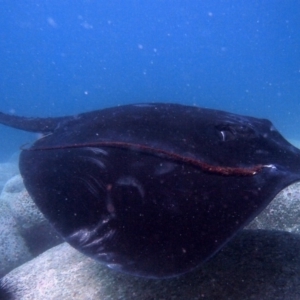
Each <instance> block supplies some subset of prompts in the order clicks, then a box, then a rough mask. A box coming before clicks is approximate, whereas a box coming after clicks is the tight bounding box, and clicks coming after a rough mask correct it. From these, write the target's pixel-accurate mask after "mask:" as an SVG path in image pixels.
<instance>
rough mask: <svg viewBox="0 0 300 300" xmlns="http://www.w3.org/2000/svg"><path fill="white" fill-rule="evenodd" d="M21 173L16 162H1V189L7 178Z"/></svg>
mask: <svg viewBox="0 0 300 300" xmlns="http://www.w3.org/2000/svg"><path fill="white" fill-rule="evenodd" d="M18 173H19V169H18V164H17V163H16V162H8V163H1V164H0V191H1V190H2V189H3V187H4V185H5V183H6V182H7V180H9V179H10V178H11V177H13V176H15V175H16V174H18Z"/></svg>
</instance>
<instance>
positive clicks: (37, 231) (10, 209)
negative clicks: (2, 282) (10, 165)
mask: <svg viewBox="0 0 300 300" xmlns="http://www.w3.org/2000/svg"><path fill="white" fill-rule="evenodd" d="M0 203H1V205H2V206H3V207H5V209H3V210H1V211H0V218H1V220H2V224H3V225H2V228H3V230H5V232H7V234H10V241H13V240H19V241H20V247H21V249H23V250H22V251H24V259H22V260H21V263H23V262H25V261H27V260H29V259H31V258H32V257H34V256H36V255H38V254H40V253H42V252H43V251H45V250H47V249H49V248H51V247H53V246H55V245H57V244H58V243H61V242H62V239H61V238H60V237H58V235H57V233H56V231H55V230H54V229H53V228H52V226H51V225H50V224H49V223H48V221H47V220H46V219H45V218H44V216H43V215H42V213H41V212H40V211H39V210H38V208H37V207H36V205H35V204H34V202H33V201H32V199H31V197H30V196H29V194H28V193H27V191H26V189H25V187H24V185H23V180H22V178H21V176H20V175H16V176H14V177H13V178H11V179H10V180H9V181H8V182H7V183H6V184H5V186H4V188H3V190H2V193H1V195H0ZM2 245H3V247H5V246H6V245H8V243H7V242H5V243H3V244H2ZM10 247H11V246H9V247H8V249H7V251H8V252H9V253H10V252H11V251H10V250H9V248H10ZM24 247H25V248H26V250H25V249H24ZM5 251H6V250H5V248H3V253H4V252H5ZM26 253H27V254H26ZM10 254H11V253H10ZM6 255H8V253H7V254H6ZM12 256H13V255H12ZM25 258H26V260H25ZM17 261H18V260H16V261H15V262H14V264H13V266H14V267H16V266H18V265H20V263H17Z"/></svg>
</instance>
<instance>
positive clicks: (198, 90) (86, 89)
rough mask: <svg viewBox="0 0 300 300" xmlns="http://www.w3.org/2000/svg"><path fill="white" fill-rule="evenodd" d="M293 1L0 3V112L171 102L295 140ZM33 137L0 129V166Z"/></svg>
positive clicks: (298, 71)
mask: <svg viewBox="0 0 300 300" xmlns="http://www.w3.org/2000/svg"><path fill="white" fill-rule="evenodd" d="M299 16H300V4H299V2H298V1H293V0H289V1H282V0H272V1H248V0H241V1H240V0H239V1H237V0H226V1H222V0H219V1H217V0H212V1H195V0H192V1H176V0H175V1H174V0H165V1H162V0H159V1H153V0H143V1H137V0H135V1H134V0H128V1H100V0H94V1H93V0H85V1H83V0H77V1H73V0H63V1H62V0H51V1H50V0H48V1H47V0H22V1H17V0H3V1H1V2H0V66H1V68H0V91H1V96H0V110H1V111H3V112H9V113H14V114H18V115H26V116H61V115H67V114H68V115H69V114H76V113H80V112H83V111H89V110H94V109H100V108H103V107H109V106H114V105H120V104H127V103H136V102H149V101H156V102H157V101H159V102H176V103H183V104H189V105H198V106H203V107H209V108H216V109H222V110H227V111H231V112H235V113H239V114H246V115H252V116H256V117H263V118H268V119H270V120H272V121H273V122H274V124H275V126H276V127H277V128H278V129H279V130H280V131H281V132H282V133H283V134H284V135H285V136H286V137H288V138H290V139H293V140H300V130H299V128H300V121H299V115H300V103H299V95H300V34H299V32H300V18H299ZM35 138H36V136H35V135H32V134H28V133H23V132H20V131H17V130H13V129H8V128H5V127H3V126H1V127H0V139H1V149H0V161H5V160H7V159H9V157H10V156H11V155H12V154H13V153H15V152H16V151H18V149H19V146H20V145H21V144H24V143H26V142H30V141H32V140H33V139H35Z"/></svg>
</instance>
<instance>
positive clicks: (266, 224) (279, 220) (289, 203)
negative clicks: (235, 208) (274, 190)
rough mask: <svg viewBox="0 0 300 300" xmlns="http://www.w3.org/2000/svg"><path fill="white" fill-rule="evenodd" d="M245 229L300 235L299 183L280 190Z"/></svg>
mask: <svg viewBox="0 0 300 300" xmlns="http://www.w3.org/2000/svg"><path fill="white" fill-rule="evenodd" d="M247 228H248V229H275V230H284V231H288V232H294V233H300V182H296V183H294V184H292V185H290V186H289V187H287V188H285V189H284V190H282V191H281V192H280V193H279V194H278V195H277V196H276V197H275V199H274V200H273V201H272V202H271V203H270V204H269V205H268V206H267V207H266V208H265V209H264V210H263V211H262V213H261V214H259V215H258V216H257V217H256V218H255V219H254V220H253V221H252V222H251V223H250V224H249V225H248V226H247Z"/></svg>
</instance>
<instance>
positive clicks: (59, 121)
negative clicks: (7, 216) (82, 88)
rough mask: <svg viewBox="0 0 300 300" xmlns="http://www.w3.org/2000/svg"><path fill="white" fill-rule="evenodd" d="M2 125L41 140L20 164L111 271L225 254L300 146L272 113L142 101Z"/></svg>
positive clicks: (189, 266) (42, 197)
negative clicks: (283, 132)
mask: <svg viewBox="0 0 300 300" xmlns="http://www.w3.org/2000/svg"><path fill="white" fill-rule="evenodd" d="M0 123H2V124H4V125H7V126H11V127H15V128H18V129H21V130H25V131H31V132H40V133H42V134H43V136H42V138H40V139H38V140H37V141H35V142H34V143H33V144H32V145H31V146H30V147H27V148H23V149H22V152H21V154H20V161H19V168H20V172H21V175H22V177H23V180H24V184H25V186H26V188H27V190H28V192H29V194H30V195H31V197H32V199H33V200H34V202H35V203H36V205H37V206H38V208H39V209H40V210H41V212H42V213H43V214H44V216H45V217H46V218H47V219H48V220H49V222H50V223H51V224H52V225H53V227H54V228H55V229H56V230H57V231H58V232H59V233H60V235H61V236H62V237H63V238H64V239H65V240H66V241H67V242H68V243H69V244H70V245H71V246H73V247H74V248H76V249H77V250H79V251H81V252H82V253H84V254H86V255H88V256H90V257H92V258H94V259H96V260H97V261H99V262H101V263H103V264H105V265H107V266H108V267H110V268H112V269H115V270H118V271H121V272H125V273H130V274H132V275H137V276H145V277H151V278H166V277H172V276H176V275H179V274H183V273H186V272H189V271H191V270H193V269H195V268H196V267H198V266H200V265H201V264H203V263H204V262H205V261H206V260H208V259H209V258H211V257H212V256H213V255H214V254H215V253H216V252H218V251H219V250H220V249H221V248H222V247H223V246H224V245H225V244H226V243H227V242H228V241H229V240H230V239H231V238H232V237H233V236H234V235H235V234H236V233H237V232H238V231H239V230H240V229H242V228H243V227H244V226H245V225H247V224H248V223H249V222H250V221H251V220H252V219H253V218H254V217H255V216H256V215H257V214H259V213H260V212H261V211H262V210H263V209H264V208H265V207H266V206H267V205H268V204H269V203H270V201H272V199H273V198H274V197H275V196H276V194H277V193H278V192H280V191H281V190H282V189H283V188H285V187H286V186H288V185H290V184H292V183H293V182H295V181H298V180H300V151H299V150H298V149H297V148H295V147H294V146H292V145H291V144H290V143H288V142H287V141H286V140H285V139H284V138H283V137H282V136H281V135H280V133H279V132H278V131H277V130H276V129H275V128H274V126H273V125H272V123H271V122H270V121H268V120H265V119H257V118H253V117H247V116H240V115H236V114H232V113H228V112H223V111H218V110H211V109H204V108H199V107H192V106H184V105H179V104H163V103H149V104H133V105H124V106H118V107H112V108H107V109H102V110H97V111H92V112H87V113H82V114H79V115H76V116H66V117H58V118H25V117H20V116H14V115H7V114H3V113H0Z"/></svg>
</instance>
